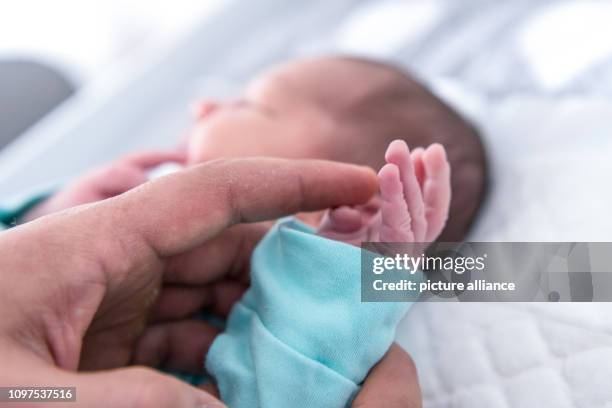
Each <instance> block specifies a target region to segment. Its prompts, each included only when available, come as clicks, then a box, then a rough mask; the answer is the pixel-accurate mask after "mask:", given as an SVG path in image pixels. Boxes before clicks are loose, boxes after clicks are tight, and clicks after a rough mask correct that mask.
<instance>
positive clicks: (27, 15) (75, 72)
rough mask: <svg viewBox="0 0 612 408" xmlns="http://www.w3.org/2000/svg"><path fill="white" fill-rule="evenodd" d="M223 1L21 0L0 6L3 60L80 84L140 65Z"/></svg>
mask: <svg viewBox="0 0 612 408" xmlns="http://www.w3.org/2000/svg"><path fill="white" fill-rule="evenodd" d="M220 3H221V0H203V1H193V0H173V1H160V0H152V1H151V0H105V1H95V0H53V1H41V0H19V1H3V2H2V3H0V58H28V59H31V58H35V59H37V60H42V61H44V62H45V63H47V64H51V65H53V66H56V67H58V68H60V69H61V70H63V71H65V72H66V73H67V74H68V75H70V76H71V77H72V79H73V80H75V81H77V82H82V81H87V80H90V79H92V78H93V77H95V76H97V75H99V74H101V73H103V72H104V70H105V69H106V68H107V67H108V66H109V65H111V64H118V63H119V64H124V63H125V64H130V63H133V62H134V63H138V62H139V61H141V60H142V59H144V58H146V56H147V55H149V54H150V53H151V52H153V51H154V50H155V49H156V48H158V47H159V46H160V44H166V43H168V42H170V41H172V40H173V39H175V38H177V37H178V36H180V35H181V33H183V32H185V31H188V30H189V29H190V28H191V26H192V25H193V24H194V22H195V21H197V20H198V19H200V18H202V16H203V15H205V14H206V13H208V12H210V11H212V10H213V9H214V8H215V7H217V6H218V5H219V4H220Z"/></svg>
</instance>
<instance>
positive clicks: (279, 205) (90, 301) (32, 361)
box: [0, 159, 376, 408]
mask: <svg viewBox="0 0 612 408" xmlns="http://www.w3.org/2000/svg"><path fill="white" fill-rule="evenodd" d="M375 186H376V182H375V178H374V174H373V173H372V172H371V171H369V170H365V169H363V168H359V167H355V166H348V165H340V164H333V163H326V162H316V161H308V162H307V161H304V162H301V161H293V162H288V161H284V160H274V159H252V160H235V161H223V160H222V161H217V162H212V163H209V164H205V165H201V166H198V167H195V168H192V169H189V170H186V171H184V172H181V173H179V174H174V175H170V176H168V177H165V178H162V179H159V180H156V181H155V182H152V183H147V184H144V185H143V186H141V187H139V188H137V189H135V190H132V191H130V192H128V193H126V194H123V195H120V196H118V197H115V198H112V199H109V200H105V201H102V202H100V203H96V204H92V205H88V206H83V207H77V208H75V209H73V210H69V211H66V212H63V213H59V214H56V215H52V216H48V217H44V218H42V219H40V220H38V221H35V222H32V223H29V224H25V225H22V226H20V227H17V228H15V229H13V230H11V231H8V232H5V233H4V234H3V235H2V236H1V237H0V271H2V272H1V274H2V280H1V282H2V284H0V311H1V317H2V318H1V319H0V359H1V361H2V371H1V373H0V384H2V385H3V386H19V385H21V386H24V385H25V386H37V385H38V386H53V385H56V386H75V387H77V402H76V404H74V403H72V404H71V405H70V406H74V407H78V406H87V407H98V406H99V407H102V406H105V407H106V406H113V407H119V408H121V407H134V406H156V407H166V406H167V407H183V406H185V407H195V406H214V404H216V403H218V402H215V401H217V400H215V399H214V398H213V397H211V396H210V395H209V394H206V393H203V392H202V391H200V390H197V389H195V388H192V387H190V386H188V385H186V384H184V383H181V382H180V381H178V380H175V379H173V378H171V377H168V376H165V375H162V374H159V373H157V372H155V371H153V370H149V369H145V368H140V367H135V368H127V369H126V368H118V367H124V366H125V365H127V364H129V363H130V362H133V361H134V360H138V359H139V358H141V357H139V355H140V356H142V355H143V354H142V353H141V351H142V350H144V349H146V345H142V346H140V345H139V344H142V339H146V338H147V337H148V338H150V336H148V335H147V333H151V330H152V331H155V330H157V331H158V332H165V333H168V334H167V335H166V337H165V339H162V341H163V342H165V343H166V344H167V345H170V346H172V345H173V344H175V343H178V341H176V340H175V339H173V338H172V337H171V336H170V334H171V333H172V332H173V331H172V330H169V329H170V328H173V329H175V330H176V328H177V327H180V325H181V323H185V322H181V321H180V320H176V319H175V320H176V321H175V322H173V323H174V324H175V326H173V327H172V323H165V324H166V325H167V326H166V329H167V330H161V331H160V330H159V326H157V327H155V325H152V326H151V325H149V324H148V322H150V321H151V320H155V319H156V318H157V319H160V318H163V319H164V320H166V321H167V320H168V315H166V317H165V318H164V316H163V313H164V307H162V305H163V303H164V299H166V301H168V299H171V298H172V295H171V294H170V295H167V294H168V293H170V292H172V290H171V289H170V288H167V289H166V288H165V289H163V290H160V288H162V283H164V282H169V283H174V284H183V285H190V286H191V287H190V289H196V288H193V283H192V281H191V280H192V279H195V278H194V277H195V276H197V274H192V272H191V271H190V266H189V265H193V264H191V263H190V260H193V259H195V258H193V257H194V256H195V255H194V254H198V253H199V254H200V255H201V254H205V253H208V254H214V253H215V252H214V251H213V250H212V248H215V243H219V242H221V241H223V240H224V239H225V240H227V238H226V237H227V236H229V235H231V233H232V230H228V231H227V232H226V233H224V234H221V233H222V232H223V231H224V230H225V229H226V228H228V227H229V226H230V225H232V224H236V223H241V222H255V221H260V220H264V219H271V218H276V217H279V216H282V215H285V214H291V213H294V212H296V211H300V210H305V211H308V210H316V209H320V208H325V207H330V206H335V205H340V204H358V203H362V202H365V201H366V200H367V199H368V198H369V197H370V196H371V195H372V194H373V192H374V190H375ZM244 236H249V235H248V234H246V235H244ZM245 242H246V241H245ZM206 243H208V245H206ZM217 248H218V249H219V250H220V247H217ZM233 248H234V251H237V250H239V249H240V246H237V245H234V246H233ZM222 253H226V251H225V250H223V251H222ZM198 258H199V259H203V258H202V257H201V256H199V257H198ZM223 259H227V256H226V255H225V256H219V257H212V258H208V259H206V261H207V262H206V263H204V264H202V265H201V266H200V268H199V274H200V275H206V274H208V273H209V271H207V270H206V269H205V267H206V266H211V269H210V270H211V271H213V272H214V266H215V262H218V266H220V265H221V262H222V261H223ZM207 264H208V265H207ZM181 265H183V267H180V266H181ZM191 268H192V267H191ZM220 270H221V268H219V269H218V271H220ZM226 272H227V271H226ZM219 277H220V275H217V276H216V277H215V276H214V274H213V275H210V278H209V281H208V282H213V281H215V280H218V278H219ZM198 279H200V278H198ZM196 284H197V283H196ZM174 289H178V288H174ZM199 289H200V290H202V291H206V290H207V287H206V286H203V287H201V288H199ZM208 289H210V287H209V288H208ZM196 290H197V289H196ZM175 294H176V292H175ZM156 301H157V302H158V303H156ZM154 303H156V304H157V305H158V306H156V310H157V312H154V313H155V314H157V317H156V316H151V317H152V319H148V314H149V312H150V309H151V305H152V304H154ZM170 303H172V302H171V301H170ZM168 310H172V308H169V309H168ZM174 312H176V310H175V311H173V313H174ZM175 332H176V331H175ZM143 333H144V335H143ZM141 335H142V337H141ZM162 337H163V336H162ZM139 338H141V342H140V343H138V342H137V341H138V339H139ZM210 340H212V337H210V338H209V339H208V340H206V341H210ZM183 341H186V344H188V343H189V342H191V341H194V340H193V339H186V338H183ZM175 345H176V344H175ZM168 349H170V347H169V348H168ZM194 360H195V359H194ZM200 362H201V360H200ZM77 368H79V369H83V370H98V371H95V372H89V373H86V374H83V373H77V372H75V370H76V369H77ZM103 369H105V370H104V371H99V370H103ZM364 390H365V388H364Z"/></svg>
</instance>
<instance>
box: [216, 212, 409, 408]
mask: <svg viewBox="0 0 612 408" xmlns="http://www.w3.org/2000/svg"><path fill="white" fill-rule="evenodd" d="M360 262H361V258H360V248H358V247H355V246H352V245H348V244H344V243H341V242H337V241H332V240H329V239H326V238H322V237H319V236H317V235H315V234H314V233H313V230H312V229H311V228H309V227H307V226H306V225H304V224H302V223H300V222H299V221H297V220H295V219H293V218H287V219H284V220H281V221H280V222H279V223H277V224H276V226H275V227H274V228H273V229H272V230H271V231H270V232H269V233H268V234H267V235H266V236H265V237H264V239H263V240H262V242H261V243H260V244H259V245H258V247H257V248H256V250H255V252H254V254H253V259H252V265H251V274H252V278H251V288H250V289H249V290H248V291H247V292H246V293H245V295H244V297H243V298H242V300H241V301H240V302H238V303H237V304H236V305H235V306H234V308H233V310H232V312H231V314H230V317H229V319H228V323H227V327H226V330H225V332H224V333H223V334H221V335H220V336H218V337H217V339H216V340H215V341H214V343H213V345H212V348H211V349H210V351H209V353H208V358H207V361H206V368H207V370H208V372H209V373H211V374H212V375H213V376H214V377H215V379H216V381H217V385H218V387H219V390H220V393H221V397H222V399H223V401H224V402H225V403H226V404H227V405H228V406H229V407H230V408H247V407H248V408H253V407H264V408H278V407H283V408H285V407H294V408H300V407H309V408H313V407H314V408H316V407H325V408H333V407H346V406H348V405H350V402H351V401H352V399H353V398H354V396H355V395H356V393H357V392H358V391H359V389H360V385H359V384H360V383H361V382H362V381H363V379H364V378H365V376H366V374H367V373H368V371H369V370H370V368H371V367H372V366H373V365H374V364H376V362H378V361H379V360H380V358H381V357H382V356H383V355H384V354H385V352H386V351H387V350H388V349H389V347H390V345H391V343H392V341H393V338H394V335H395V328H396V326H397V324H398V322H399V320H400V319H401V318H402V316H403V315H404V314H405V312H406V311H407V309H408V307H409V306H410V304H409V303H390V302H386V303H362V302H361V300H360V299H361V291H360V284H361V275H360V273H361V272H360Z"/></svg>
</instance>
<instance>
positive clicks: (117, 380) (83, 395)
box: [71, 367, 225, 408]
mask: <svg viewBox="0 0 612 408" xmlns="http://www.w3.org/2000/svg"><path fill="white" fill-rule="evenodd" d="M73 383H74V386H75V387H76V404H75V405H74V407H75V408H76V407H88V408H102V407H104V408H106V407H114V408H134V407H156V408H157V407H159V408H174V407H177V408H223V407H225V405H224V404H223V403H221V401H219V400H218V399H216V398H215V397H213V396H212V395H210V394H208V393H206V392H204V391H202V390H200V389H198V388H195V387H192V386H190V385H189V384H187V383H184V382H182V381H179V380H178V379H176V378H174V377H171V376H169V375H165V374H161V373H159V372H157V371H154V370H152V369H149V368H144V367H130V368H124V369H118V370H110V371H104V372H97V373H96V372H91V373H78V374H74V380H73ZM71 406H73V405H71Z"/></svg>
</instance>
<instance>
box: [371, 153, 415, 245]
mask: <svg viewBox="0 0 612 408" xmlns="http://www.w3.org/2000/svg"><path fill="white" fill-rule="evenodd" d="M378 182H379V186H380V195H381V198H382V205H381V217H382V222H381V226H380V236H379V239H380V241H381V242H413V241H414V239H415V236H414V232H413V230H412V224H411V221H412V219H411V217H410V213H409V212H408V206H407V204H406V200H405V198H404V191H403V190H404V189H403V186H402V181H401V180H400V172H399V169H398V168H397V166H396V165H395V164H387V165H385V166H384V167H383V168H382V169H381V170H380V172H379V173H378Z"/></svg>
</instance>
